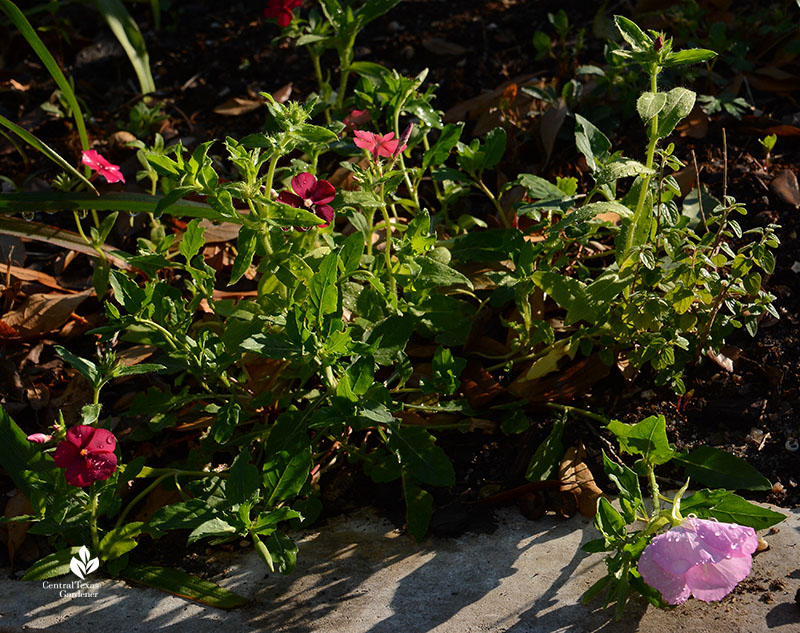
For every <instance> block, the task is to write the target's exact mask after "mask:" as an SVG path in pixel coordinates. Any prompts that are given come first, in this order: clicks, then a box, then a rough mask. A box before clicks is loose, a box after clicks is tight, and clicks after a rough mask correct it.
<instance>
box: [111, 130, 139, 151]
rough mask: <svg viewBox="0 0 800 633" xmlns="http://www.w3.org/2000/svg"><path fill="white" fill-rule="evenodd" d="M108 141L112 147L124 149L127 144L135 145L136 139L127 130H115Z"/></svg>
mask: <svg viewBox="0 0 800 633" xmlns="http://www.w3.org/2000/svg"><path fill="white" fill-rule="evenodd" d="M109 140H110V141H111V145H112V146H114V147H119V148H124V147H127V146H128V143H135V142H136V141H137V140H138V139H137V138H136V137H135V136H134V135H133V134H131V133H130V132H128V131H127V130H117V131H116V132H114V133H113V134H112V135H111V136H110V137H109Z"/></svg>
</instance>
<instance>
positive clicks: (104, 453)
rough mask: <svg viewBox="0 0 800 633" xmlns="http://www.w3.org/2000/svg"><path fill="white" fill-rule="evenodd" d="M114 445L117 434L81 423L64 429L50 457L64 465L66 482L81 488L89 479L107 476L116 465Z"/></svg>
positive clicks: (94, 479)
mask: <svg viewBox="0 0 800 633" xmlns="http://www.w3.org/2000/svg"><path fill="white" fill-rule="evenodd" d="M116 447H117V438H115V437H114V434H113V433H111V431H106V430H105V429H96V428H94V427H93V426H86V425H83V424H81V425H78V426H73V427H72V428H71V429H69V430H68V431H67V439H65V440H64V441H63V442H61V443H60V444H59V445H58V447H57V448H56V452H55V453H54V454H53V461H54V462H55V463H56V466H58V467H59V468H66V471H65V472H64V476H65V477H66V479H67V483H68V484H70V485H71V486H78V487H79V488H85V487H86V486H88V485H90V484H91V483H92V482H93V481H103V480H105V479H108V478H109V477H110V476H111V474H112V473H113V472H114V471H115V470H116V469H117V456H116V455H115V454H114V449H116Z"/></svg>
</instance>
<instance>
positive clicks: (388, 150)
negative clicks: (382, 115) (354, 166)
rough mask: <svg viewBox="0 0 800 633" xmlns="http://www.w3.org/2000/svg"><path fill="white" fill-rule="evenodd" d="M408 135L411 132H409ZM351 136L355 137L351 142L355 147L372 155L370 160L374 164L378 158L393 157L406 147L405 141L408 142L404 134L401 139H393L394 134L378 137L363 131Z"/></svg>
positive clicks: (378, 135)
mask: <svg viewBox="0 0 800 633" xmlns="http://www.w3.org/2000/svg"><path fill="white" fill-rule="evenodd" d="M410 133H411V131H410V130H409V134H410ZM353 135H354V136H355V137H356V138H355V140H354V141H353V142H354V143H355V144H356V146H357V147H360V148H361V149H365V150H367V151H368V152H369V153H370V154H372V160H374V161H376V162H377V161H378V158H379V157H380V156H383V157H384V158H388V157H390V156H391V157H395V156H397V155H398V154H399V153H400V152H402V151H403V150H404V149H405V148H406V147H407V145H406V143H405V141H407V140H408V136H406V135H405V134H403V138H395V137H394V132H389V133H388V134H384V135H380V134H374V133H373V132H365V131H364V130H356V131H355V132H353ZM401 143H402V144H401Z"/></svg>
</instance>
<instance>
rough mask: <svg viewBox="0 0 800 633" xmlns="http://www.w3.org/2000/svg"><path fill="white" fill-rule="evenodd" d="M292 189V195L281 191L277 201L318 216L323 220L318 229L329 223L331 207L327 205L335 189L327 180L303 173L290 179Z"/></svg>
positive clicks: (334, 194)
mask: <svg viewBox="0 0 800 633" xmlns="http://www.w3.org/2000/svg"><path fill="white" fill-rule="evenodd" d="M292 189H294V193H292V192H291V191H281V192H280V193H279V194H278V201H279V202H283V203H284V204H288V205H290V206H293V207H295V208H296V209H305V210H307V211H310V212H311V213H313V214H314V215H318V216H319V217H321V218H322V219H323V220H325V223H324V224H320V225H319V227H320V228H324V227H326V226H328V225H329V224H330V223H331V220H333V207H332V206H331V205H329V204H328V203H329V202H330V201H331V200H333V199H334V197H336V189H335V188H334V186H333V185H332V184H331V183H329V182H328V181H327V180H317V179H316V178H314V176H313V175H312V174H309V173H308V172H303V173H302V174H297V176H295V177H294V178H292ZM295 194H296V195H295ZM297 228H298V229H299V230H301V231H307V230H308V229H307V228H300V227H297Z"/></svg>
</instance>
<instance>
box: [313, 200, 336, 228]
mask: <svg viewBox="0 0 800 633" xmlns="http://www.w3.org/2000/svg"><path fill="white" fill-rule="evenodd" d="M314 215H317V216H319V217H321V218H322V219H323V220H325V224H318V225H317V226H318V227H319V228H321V229H323V228H325V227H326V226H328V225H329V224H330V223H331V221H332V220H333V216H334V211H333V207H332V206H331V205H329V204H318V205H317V206H316V207H315V208H314Z"/></svg>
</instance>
